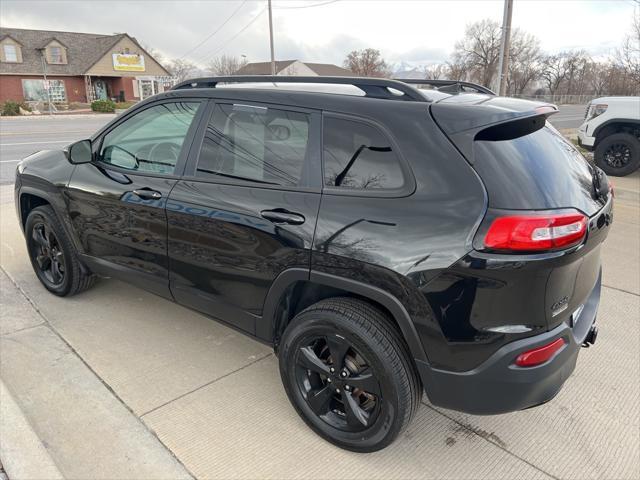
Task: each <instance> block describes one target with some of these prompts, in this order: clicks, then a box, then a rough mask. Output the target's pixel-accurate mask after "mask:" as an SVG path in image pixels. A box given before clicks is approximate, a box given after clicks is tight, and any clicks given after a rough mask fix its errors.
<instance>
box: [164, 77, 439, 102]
mask: <svg viewBox="0 0 640 480" xmlns="http://www.w3.org/2000/svg"><path fill="white" fill-rule="evenodd" d="M254 82H255V83H316V84H333V85H336V84H339V85H353V86H354V87H357V88H359V89H360V90H362V91H363V92H364V93H365V96H366V97H371V98H383V99H391V100H408V101H413V102H428V101H429V100H428V99H427V98H426V97H424V95H422V93H420V92H419V91H418V90H417V89H416V88H413V87H411V86H409V85H407V84H406V83H403V82H401V81H398V80H390V79H387V78H367V77H298V76H279V75H240V76H238V75H231V76H228V77H203V78H194V79H191V80H185V81H184V82H180V83H178V84H177V85H175V86H174V87H173V88H172V89H171V90H183V89H188V88H215V87H216V85H217V84H219V83H254ZM389 89H393V90H396V91H399V92H401V93H402V95H398V94H396V93H393V92H392V91H390V90H389Z"/></svg>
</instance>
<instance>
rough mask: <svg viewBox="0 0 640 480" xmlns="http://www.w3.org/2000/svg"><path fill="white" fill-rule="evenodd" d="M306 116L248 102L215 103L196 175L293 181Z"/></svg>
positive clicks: (299, 167) (301, 156)
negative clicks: (239, 103)
mask: <svg viewBox="0 0 640 480" xmlns="http://www.w3.org/2000/svg"><path fill="white" fill-rule="evenodd" d="M309 122H310V116H309V115H308V114H306V113H300V112H291V111H287V110H279V109H275V108H266V107H256V106H250V105H238V104H235V105H216V107H215V110H214V113H213V116H212V118H211V120H210V122H209V125H208V126H207V130H206V133H205V137H204V141H203V143H202V150H201V151H200V158H199V160H198V167H197V169H196V175H197V176H199V177H207V178H215V177H227V178H237V179H240V180H249V181H255V182H261V183H269V184H275V185H289V186H290V185H297V184H298V183H299V182H300V176H301V172H302V167H303V164H304V159H305V155H306V152H307V144H308V140H309Z"/></svg>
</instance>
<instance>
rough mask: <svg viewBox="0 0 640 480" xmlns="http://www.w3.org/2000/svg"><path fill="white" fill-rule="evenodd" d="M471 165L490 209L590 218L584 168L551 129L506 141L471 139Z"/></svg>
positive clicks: (590, 203)
mask: <svg viewBox="0 0 640 480" xmlns="http://www.w3.org/2000/svg"><path fill="white" fill-rule="evenodd" d="M473 166H474V168H475V169H476V171H477V172H478V174H479V175H480V177H481V178H482V180H483V181H484V183H485V186H486V187H487V193H488V195H489V205H490V206H491V207H494V208H504V209H549V208H571V207H573V208H578V209H580V210H582V211H584V212H585V213H589V212H591V211H592V209H593V207H594V204H595V201H594V199H593V198H592V196H591V193H592V192H593V185H592V181H593V180H592V174H591V170H590V168H589V165H588V164H587V162H586V160H585V159H584V158H583V157H582V155H580V153H578V152H577V151H576V149H575V148H574V147H573V145H571V144H570V143H568V142H567V141H566V140H565V139H564V138H563V137H562V135H560V133H558V132H557V131H556V130H555V129H554V128H553V127H549V126H546V127H544V128H542V129H540V130H537V131H535V132H533V133H530V134H528V135H524V136H521V137H518V138H513V139H509V140H497V141H494V140H476V141H475V143H474V164H473Z"/></svg>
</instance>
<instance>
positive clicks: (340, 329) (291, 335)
mask: <svg viewBox="0 0 640 480" xmlns="http://www.w3.org/2000/svg"><path fill="white" fill-rule="evenodd" d="M342 352H344V357H343V356H342ZM279 357H280V358H279V361H280V376H281V377H282V382H283V384H284V387H285V390H286V392H287V395H288V397H289V400H290V401H291V403H292V405H293V406H294V408H295V409H296V411H297V412H298V414H299V415H300V416H301V417H302V419H303V420H304V421H305V422H306V423H307V425H309V427H311V429H313V430H314V431H315V432H316V433H317V434H319V435H320V436H322V437H323V438H325V439H326V440H328V441H329V442H331V443H333V444H335V445H337V446H339V447H341V448H344V449H347V450H351V451H355V452H373V451H376V450H380V449H382V448H384V447H386V446H387V445H389V444H390V443H391V442H393V440H394V439H395V438H396V437H397V436H398V435H399V434H400V433H401V432H402V431H403V430H404V429H405V428H406V427H407V425H408V424H409V423H410V421H411V419H412V418H413V416H414V414H415V412H416V410H417V409H418V406H419V405H420V400H421V398H422V385H421V383H420V380H419V378H418V375H417V373H416V370H415V367H414V365H413V363H412V362H411V357H410V355H409V353H408V349H407V347H406V346H405V342H404V341H403V339H402V337H401V335H400V333H399V332H398V330H397V329H396V328H395V326H394V325H393V323H392V320H391V319H390V318H388V316H387V315H386V314H385V313H383V312H382V311H380V310H379V309H377V308H375V307H374V306H372V305H370V304H368V303H366V302H363V301H361V300H357V299H353V298H347V297H340V298H331V299H326V300H322V301H320V302H318V303H316V304H314V305H312V306H310V307H309V308H307V309H306V310H304V311H302V312H300V313H299V314H298V315H296V317H295V318H294V319H293V320H292V321H291V323H290V324H289V325H288V327H287V329H286V330H285V332H284V335H283V338H282V342H281V344H280V352H279ZM342 357H343V358H344V360H342V361H340V360H339V358H342ZM318 361H319V362H320V363H318ZM332 367H333V368H334V369H335V371H334V372H332V371H331V368H332ZM343 374H344V375H346V377H343Z"/></svg>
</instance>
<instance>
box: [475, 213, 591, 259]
mask: <svg viewBox="0 0 640 480" xmlns="http://www.w3.org/2000/svg"><path fill="white" fill-rule="evenodd" d="M586 232H587V217H586V216H585V215H583V214H581V213H577V212H576V213H561V214H549V215H547V214H543V215H508V216H504V217H498V218H496V219H495V220H494V221H493V223H492V224H491V226H490V227H489V230H488V231H487V234H486V236H485V238H484V246H485V247H486V248H490V249H492V250H506V251H534V252H535V251H541V250H554V249H558V248H568V247H571V246H574V245H577V244H579V243H580V242H581V241H582V239H583V238H584V236H585V234H586Z"/></svg>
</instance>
